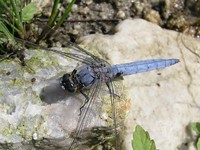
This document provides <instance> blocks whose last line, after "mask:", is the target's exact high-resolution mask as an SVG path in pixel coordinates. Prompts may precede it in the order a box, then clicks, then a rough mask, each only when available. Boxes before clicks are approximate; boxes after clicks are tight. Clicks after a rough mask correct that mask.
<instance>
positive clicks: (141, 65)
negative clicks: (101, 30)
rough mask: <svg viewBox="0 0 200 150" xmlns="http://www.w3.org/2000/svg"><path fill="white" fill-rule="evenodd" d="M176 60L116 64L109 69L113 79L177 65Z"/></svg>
mask: <svg viewBox="0 0 200 150" xmlns="http://www.w3.org/2000/svg"><path fill="white" fill-rule="evenodd" d="M178 62H179V60H178V59H152V60H143V61H136V62H131V63H126V64H118V65H114V66H111V67H110V72H111V73H112V74H113V76H114V77H119V76H126V75H132V74H136V73H142V72H147V71H151V70H156V69H160V68H165V67H168V66H171V65H174V64H176V63H178Z"/></svg>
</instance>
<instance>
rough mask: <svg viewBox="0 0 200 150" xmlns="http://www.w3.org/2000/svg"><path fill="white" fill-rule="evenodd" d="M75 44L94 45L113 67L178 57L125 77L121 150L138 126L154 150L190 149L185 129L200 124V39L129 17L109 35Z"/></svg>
mask: <svg viewBox="0 0 200 150" xmlns="http://www.w3.org/2000/svg"><path fill="white" fill-rule="evenodd" d="M80 41H81V42H82V43H83V44H85V45H87V46H88V47H95V49H97V50H98V51H100V52H101V53H102V54H103V55H105V56H106V57H107V58H108V59H109V60H110V62H111V63H112V64H118V63H124V62H130V61H137V60H144V59H156V58H178V59H180V63H178V64H176V65H174V66H171V67H169V68H165V69H163V70H158V71H152V72H147V73H142V74H137V75H133V76H128V77H125V79H124V82H123V83H124V86H125V87H126V89H127V94H128V97H129V99H130V102H131V108H130V109H128V111H127V118H126V120H125V125H126V131H125V134H124V135H125V136H124V140H125V144H124V149H127V150H131V149H132V147H131V140H132V136H133V131H134V127H135V126H136V125H137V124H139V125H141V126H142V127H143V128H144V129H145V130H147V131H148V132H149V134H150V136H151V138H152V139H154V140H155V143H156V146H157V149H161V150H175V149H181V150H183V149H184V148H185V149H186V148H187V147H188V149H192V148H194V145H193V144H194V140H192V139H193V137H191V134H190V130H189V127H188V126H189V125H190V123H191V122H199V121H200V119H199V118H200V113H199V112H200V109H199V106H200V102H199V99H200V95H199V88H200V85H199V81H198V80H199V75H200V72H199V69H200V65H199V60H200V57H199V56H200V55H199V53H200V51H199V50H200V42H199V40H197V39H194V38H192V37H190V36H186V35H182V34H179V33H177V32H174V31H169V30H163V29H162V28H160V27H159V26H157V25H155V24H152V23H149V22H147V21H144V20H141V19H134V20H125V21H123V22H122V23H121V24H119V25H118V26H117V27H116V33H115V34H114V35H100V34H96V35H89V36H86V37H83V38H82V39H80Z"/></svg>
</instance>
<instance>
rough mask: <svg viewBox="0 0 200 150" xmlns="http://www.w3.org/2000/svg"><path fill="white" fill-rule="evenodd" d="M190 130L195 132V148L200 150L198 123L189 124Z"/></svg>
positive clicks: (199, 126) (199, 125) (199, 124)
mask: <svg viewBox="0 0 200 150" xmlns="http://www.w3.org/2000/svg"><path fill="white" fill-rule="evenodd" d="M191 128H192V130H193V131H195V132H196V133H197V134H198V139H197V143H196V147H197V150H200V123H199V122H193V123H191Z"/></svg>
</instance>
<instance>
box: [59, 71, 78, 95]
mask: <svg viewBox="0 0 200 150" xmlns="http://www.w3.org/2000/svg"><path fill="white" fill-rule="evenodd" d="M70 77H71V76H70V74H64V75H63V77H62V79H61V81H60V84H61V87H62V88H63V89H64V90H67V91H69V92H71V93H73V92H76V86H75V85H74V83H73V81H72V80H70Z"/></svg>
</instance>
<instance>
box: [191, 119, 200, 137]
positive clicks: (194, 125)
mask: <svg viewBox="0 0 200 150" xmlns="http://www.w3.org/2000/svg"><path fill="white" fill-rule="evenodd" d="M191 128H192V130H194V131H195V132H197V133H198V134H200V123H199V122H193V123H191Z"/></svg>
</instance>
